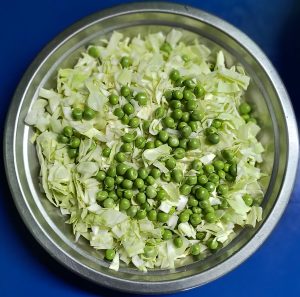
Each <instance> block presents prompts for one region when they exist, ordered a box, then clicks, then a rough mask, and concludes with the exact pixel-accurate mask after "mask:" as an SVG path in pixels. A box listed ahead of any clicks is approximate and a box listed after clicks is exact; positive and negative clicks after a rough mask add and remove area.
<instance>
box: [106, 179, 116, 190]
mask: <svg viewBox="0 0 300 297" xmlns="http://www.w3.org/2000/svg"><path fill="white" fill-rule="evenodd" d="M104 184H105V186H106V187H107V188H110V187H113V186H114V184H115V181H114V179H113V178H112V177H111V176H106V177H105V179H104Z"/></svg>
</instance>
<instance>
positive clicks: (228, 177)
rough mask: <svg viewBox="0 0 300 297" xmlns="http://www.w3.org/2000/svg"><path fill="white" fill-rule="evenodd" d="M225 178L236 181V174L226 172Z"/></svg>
mask: <svg viewBox="0 0 300 297" xmlns="http://www.w3.org/2000/svg"><path fill="white" fill-rule="evenodd" d="M225 179H226V180H227V181H228V182H234V181H235V176H232V175H231V174H230V173H226V175H225Z"/></svg>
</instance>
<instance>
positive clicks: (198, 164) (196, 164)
mask: <svg viewBox="0 0 300 297" xmlns="http://www.w3.org/2000/svg"><path fill="white" fill-rule="evenodd" d="M191 167H192V169H194V170H196V171H199V170H200V169H201V168H202V162H201V161H200V160H196V159H195V160H194V161H193V162H192V164H191Z"/></svg>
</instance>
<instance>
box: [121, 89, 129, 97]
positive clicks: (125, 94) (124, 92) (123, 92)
mask: <svg viewBox="0 0 300 297" xmlns="http://www.w3.org/2000/svg"><path fill="white" fill-rule="evenodd" d="M121 95H122V96H123V97H128V96H130V95H131V90H130V88H129V87H128V86H122V87H121Z"/></svg>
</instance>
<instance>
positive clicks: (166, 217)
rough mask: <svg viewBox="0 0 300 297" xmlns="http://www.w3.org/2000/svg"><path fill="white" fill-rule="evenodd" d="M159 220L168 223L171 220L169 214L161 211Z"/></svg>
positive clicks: (158, 214) (158, 216)
mask: <svg viewBox="0 0 300 297" xmlns="http://www.w3.org/2000/svg"><path fill="white" fill-rule="evenodd" d="M157 220H158V221H159V222H161V223H166V222H167V221H168V220H169V214H168V213H164V212H161V211H159V212H158V213H157Z"/></svg>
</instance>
